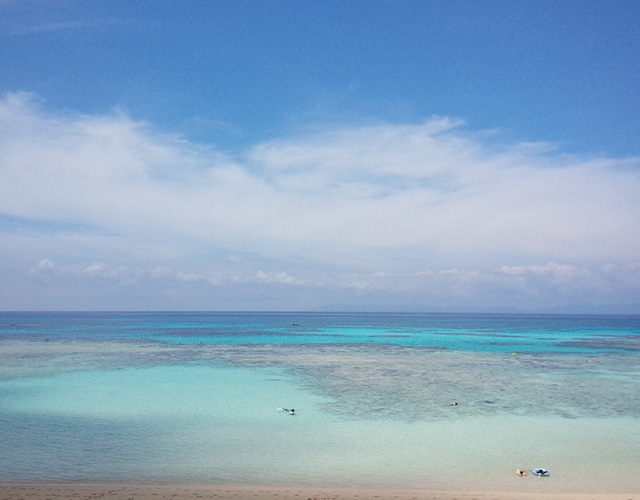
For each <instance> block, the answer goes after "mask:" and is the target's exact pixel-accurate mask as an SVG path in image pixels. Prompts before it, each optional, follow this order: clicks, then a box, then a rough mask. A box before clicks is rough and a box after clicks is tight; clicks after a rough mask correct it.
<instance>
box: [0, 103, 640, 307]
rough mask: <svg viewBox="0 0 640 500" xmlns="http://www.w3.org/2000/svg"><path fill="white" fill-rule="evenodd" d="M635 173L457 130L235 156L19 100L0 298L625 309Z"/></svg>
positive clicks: (340, 138)
mask: <svg viewBox="0 0 640 500" xmlns="http://www.w3.org/2000/svg"><path fill="white" fill-rule="evenodd" d="M639 167H640V159H639V158H609V157H606V156H585V157H580V156H576V155H568V154H565V153H563V152H562V150H561V149H560V148H558V147H556V146H554V145H552V144H547V143H535V142H534V143H531V142H529V143H525V142H520V143H510V142H507V141H504V140H502V139H501V136H500V134H499V133H497V132H495V131H473V130H470V129H469V128H468V127H467V126H466V124H465V123H464V122H463V121H462V120H459V119H455V118H450V117H432V118H429V119H428V120H426V121H424V122H422V123H418V124H394V123H376V124H372V125H368V126H352V127H348V126H340V127H333V128H330V127H328V126H326V127H324V128H323V129H317V130H315V131H313V132H309V131H307V132H305V133H292V134H290V135H289V136H286V137H280V138H277V139H273V140H269V141H265V142H262V143H259V144H255V145H252V146H250V147H247V148H246V149H245V150H243V151H240V152H236V153H233V154H232V153H229V152H225V151H224V149H223V148H222V147H221V146H220V145H216V144H201V143H200V144H196V143H193V142H191V141H189V140H188V139H185V138H183V137H180V136H178V135H172V134H168V133H165V132H161V131H159V130H158V129H157V128H154V127H153V126H152V125H151V124H149V123H146V122H143V121H139V120H135V119H133V118H131V117H130V116H128V115H127V113H126V112H123V111H121V110H116V111H113V112H112V113H109V114H104V115H95V116H92V115H81V114H77V113H73V112H70V111H65V112H60V111H51V110H49V109H46V108H45V107H44V106H43V105H41V104H39V103H38V101H37V98H36V97H35V96H33V95H30V94H27V93H11V94H6V95H5V96H4V97H3V98H2V99H1V100H0V217H1V218H0V247H1V248H2V252H3V256H4V259H3V260H4V264H3V267H4V271H3V274H4V277H5V282H6V283H11V284H12V286H13V289H12V290H11V291H9V290H8V288H5V290H4V291H3V292H2V295H0V298H2V299H3V302H4V303H5V306H3V308H5V309H6V308H27V309H29V308H32V307H30V304H31V305H33V306H34V307H33V308H64V307H61V305H62V304H64V303H67V304H75V307H78V308H101V307H100V304H101V303H102V304H104V307H105V308H110V307H115V306H118V305H119V302H117V301H114V300H113V297H115V296H119V297H121V299H119V300H122V303H123V304H130V306H131V307H130V308H152V309H171V308H184V307H185V305H184V304H189V303H191V304H194V305H195V307H189V308H196V309H197V308H210V309H220V308H235V309H264V308H276V309H277V308H280V309H304V308H317V307H321V306H322V305H325V304H334V305H335V304H343V305H344V306H345V307H351V308H358V306H361V307H363V306H368V305H370V306H372V307H374V306H376V304H380V305H382V304H385V303H386V304H388V307H389V308H396V307H398V306H400V305H403V306H406V305H407V304H415V306H416V307H422V308H425V309H429V308H434V309H438V310H447V309H449V310H460V309H461V308H463V309H467V310H478V309H483V308H484V309H492V307H491V304H492V303H494V302H496V301H498V302H499V301H507V302H502V303H503V305H505V308H516V309H521V310H527V309H530V308H532V309H536V308H542V309H549V308H550V307H555V306H556V305H558V301H559V300H560V301H561V302H562V304H567V305H571V306H575V305H576V304H585V307H588V306H589V307H590V306H593V307H603V308H605V309H606V308H607V307H611V306H612V305H613V304H619V305H620V304H621V305H622V306H623V307H630V305H633V304H636V305H637V304H638V299H637V298H635V297H638V292H639V291H640V290H639V288H640V285H638V284H637V283H640V279H638V278H639V277H640V265H639V263H640V260H639V259H640V257H639V256H640V238H638V237H637V228H638V227H640V196H639V195H640V182H639V180H640V178H639V177H640V169H639ZM0 272H2V271H0ZM96 282H99V283H100V291H99V292H98V291H96V287H95V286H93V285H92V283H94V284H95V283H96ZM169 284H171V285H169ZM260 294H263V295H260ZM264 294H267V295H268V297H264ZM80 296H81V297H82V299H80V298H79V297H80ZM223 296H224V300H222V298H221V297H223ZM124 297H128V299H125V298H124ZM194 297H199V298H198V299H197V300H196V301H195V302H193V300H194ZM30 300H31V302H30ZM190 300H191V302H189V301H190ZM65 301H66V302H65ZM110 301H111V302H110ZM206 304H210V306H209V307H203V305H206ZM243 304H245V305H246V307H242V305H243ZM278 304H280V305H281V307H274V306H277V305H278ZM172 305H173V307H172ZM121 307H124V306H121ZM407 307H408V306H407ZM71 308H73V307H71Z"/></svg>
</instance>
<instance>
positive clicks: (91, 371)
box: [0, 312, 640, 492]
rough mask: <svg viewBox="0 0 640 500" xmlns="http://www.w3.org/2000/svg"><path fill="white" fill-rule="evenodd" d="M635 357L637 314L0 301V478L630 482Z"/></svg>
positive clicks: (472, 485) (543, 486) (638, 384)
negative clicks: (144, 307) (3, 305)
mask: <svg viewBox="0 0 640 500" xmlns="http://www.w3.org/2000/svg"><path fill="white" fill-rule="evenodd" d="M639 361H640V316H563V315H482V314H382V313H380V314H372V313H367V314H355V313H353V314H348V313H191V312H189V313H169V312H162V313H159V312H151V313H142V312H141V313H70V312H59V313H35V312H2V313H0V450H1V451H0V482H5V483H7V482H84V483H87V482H89V483H91V482H121V483H163V484H164V483H170V484H187V483H190V484H243V485H282V486H287V485H291V486H314V485H317V486H371V487H411V488H414V487H415V488H433V489H476V490H505V491H549V492H639V491H640V477H638V475H637V470H639V469H640V425H639V423H640V377H639V374H640V370H639V368H640V363H639ZM284 409H287V410H291V409H295V412H294V413H293V414H291V412H290V411H285V410H284ZM537 467H541V468H545V469H547V470H549V476H548V477H535V476H534V475H533V474H532V472H531V471H532V470H533V469H534V468H537ZM519 468H521V469H524V470H526V471H528V474H527V476H526V477H519V476H517V475H516V474H514V471H515V470H516V469H519Z"/></svg>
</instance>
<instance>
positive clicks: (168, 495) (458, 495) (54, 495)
mask: <svg viewBox="0 0 640 500" xmlns="http://www.w3.org/2000/svg"><path fill="white" fill-rule="evenodd" d="M58 498H60V499H65V500H72V499H74V500H95V499H98V498H101V499H111V500H164V499H166V500H183V499H216V500H220V499H233V500H384V499H391V500H640V493H638V492H635V493H633V492H629V493H624V492H608V493H563V492H555V491H554V492H549V491H545V492H540V491H515V490H514V491H473V490H431V489H426V488H425V489H420V488H361V487H321V486H304V487H296V486H269V485H265V486H258V485H252V486H249V485H197V484H194V485H188V484H184V485H183V484H174V485H170V484H129V483H95V484H94V483H42V484H41V483H0V500H25V499H29V500H54V499H58Z"/></svg>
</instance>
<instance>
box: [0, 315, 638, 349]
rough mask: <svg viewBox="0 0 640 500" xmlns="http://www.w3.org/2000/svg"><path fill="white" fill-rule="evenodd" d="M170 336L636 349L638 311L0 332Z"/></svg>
mask: <svg viewBox="0 0 640 500" xmlns="http://www.w3.org/2000/svg"><path fill="white" fill-rule="evenodd" d="M14 336H16V337H18V338H20V339H46V338H51V339H56V340H67V339H75V340H151V341H157V342H164V343H170V344H198V343H203V344H362V343H375V344H391V345H397V346H404V347H430V348H437V349H450V350H460V351H471V352H495V353H508V352H512V351H514V352H516V351H517V352H519V353H531V354H534V353H540V354H542V353H544V354H564V355H567V354H583V355H584V354H587V355H597V354H602V353H611V352H615V353H624V352H628V353H633V352H638V342H639V339H640V316H585V315H516V314H514V315H485V314H393V313H380V314H372V313H363V314H359V313H247V312H242V313H233V312H227V313H211V312H202V313H193V312H188V313H181V312H139V313H138V312H135V313H129V312H127V313H121V312H118V313H111V312H108V313H105V312H96V313H91V312H88V313H87V312H82V313H76V312H54V313H51V312H43V313H38V312H4V313H0V339H2V338H11V337H14Z"/></svg>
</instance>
